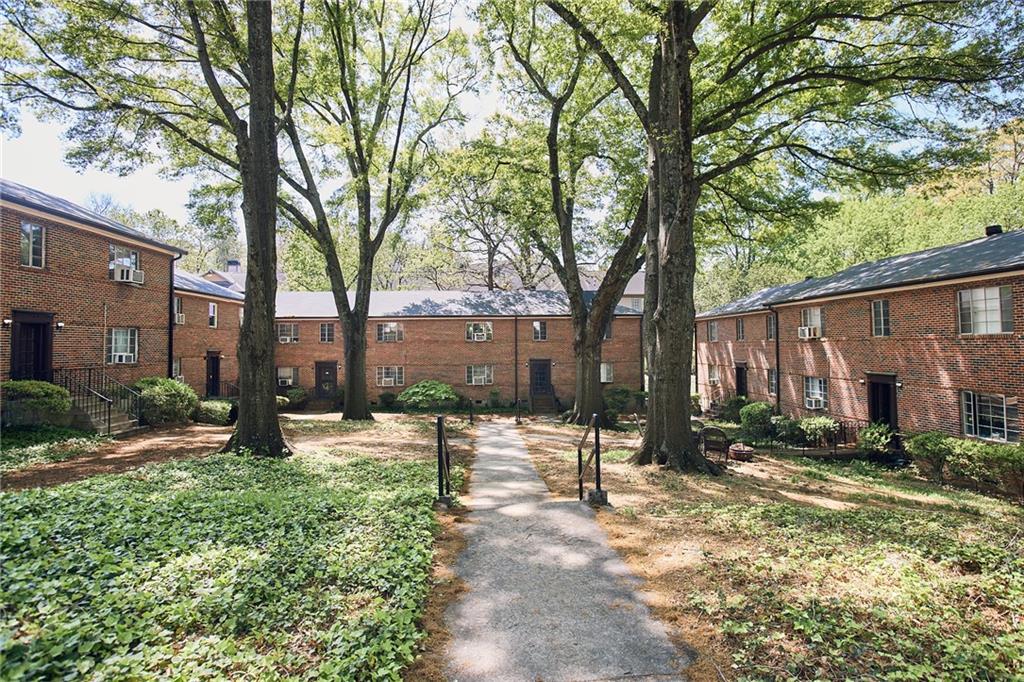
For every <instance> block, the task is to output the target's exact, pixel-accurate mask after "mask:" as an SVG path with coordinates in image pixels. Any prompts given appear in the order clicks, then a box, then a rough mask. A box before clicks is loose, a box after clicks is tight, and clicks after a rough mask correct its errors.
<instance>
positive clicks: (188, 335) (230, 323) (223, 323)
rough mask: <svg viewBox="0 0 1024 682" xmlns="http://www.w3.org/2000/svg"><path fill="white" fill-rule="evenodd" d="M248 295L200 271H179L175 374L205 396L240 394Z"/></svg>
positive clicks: (176, 306)
mask: <svg viewBox="0 0 1024 682" xmlns="http://www.w3.org/2000/svg"><path fill="white" fill-rule="evenodd" d="M244 303H245V297H244V296H243V295H242V294H240V293H238V292H236V291H232V290H231V289H227V288H225V287H223V286H219V285H217V284H213V283H212V282H209V281H207V280H206V279H203V278H202V277H199V276H197V275H193V274H191V273H188V272H181V271H177V272H175V273H174V346H173V351H172V352H173V355H172V361H171V376H173V377H175V378H177V379H178V380H179V381H182V382H184V383H186V384H188V385H189V386H191V387H192V388H194V389H195V391H196V393H198V394H199V395H206V396H211V397H213V396H224V397H231V396H236V395H238V334H239V330H240V329H241V326H242V306H243V305H244Z"/></svg>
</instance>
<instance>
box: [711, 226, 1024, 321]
mask: <svg viewBox="0 0 1024 682" xmlns="http://www.w3.org/2000/svg"><path fill="white" fill-rule="evenodd" d="M1021 268H1024V230H1016V231H1014V232H1004V233H1002V234H996V235H992V236H991V237H981V238H979V239H972V240H971V241H969V242H962V243H960V244H952V245H950V246H939V247H936V248H934V249H927V250H925V251H917V252H916V253H907V254H903V255H901V256H892V257H890V258H883V259H882V260H877V261H872V262H870V263H859V264H857V265H854V266H852V267H849V268H847V269H845V270H841V271H839V272H837V273H836V274H834V275H830V276H828V277H818V278H814V279H808V280H804V281H802V282H793V283H790V284H783V285H782V286H778V287H770V288H768V289H762V290H761V291H758V292H755V293H753V294H750V295H749V296H745V297H743V298H740V299H737V300H735V301H731V302H729V303H726V304H725V305H721V306H718V307H717V308H712V309H711V310H708V311H705V312H703V313H701V314H699V315H698V316H697V317H699V318H704V317H720V316H722V315H735V314H737V313H744V312H753V311H757V310H761V309H763V307H764V306H765V305H777V304H780V303H791V302H796V301H806V300H811V299H815V298H825V297H828V296H835V295H837V294H851V293H857V292H861V291H863V292H868V291H873V290H876V289H889V288H893V287H900V286H909V285H911V284H924V283H928V282H939V281H942V280H947V279H956V278H959V277H969V276H972V275H984V274H992V273H998V272H1006V271H1009V270H1016V269H1021Z"/></svg>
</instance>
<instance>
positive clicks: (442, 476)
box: [437, 414, 452, 504]
mask: <svg viewBox="0 0 1024 682" xmlns="http://www.w3.org/2000/svg"><path fill="white" fill-rule="evenodd" d="M437 499H438V501H439V502H443V503H445V504H449V503H451V501H452V456H451V450H450V448H449V447H448V434H447V433H446V431H445V427H444V415H443V414H439V415H437Z"/></svg>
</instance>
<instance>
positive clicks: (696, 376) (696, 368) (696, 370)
mask: <svg viewBox="0 0 1024 682" xmlns="http://www.w3.org/2000/svg"><path fill="white" fill-rule="evenodd" d="M699 360H700V354H699V353H698V352H697V319H696V318H694V320H693V388H694V390H696V392H697V393H698V394H700V362H699Z"/></svg>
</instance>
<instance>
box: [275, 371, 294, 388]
mask: <svg viewBox="0 0 1024 682" xmlns="http://www.w3.org/2000/svg"><path fill="white" fill-rule="evenodd" d="M298 384H299V368H298V367H278V368H277V385H278V386H298Z"/></svg>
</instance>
